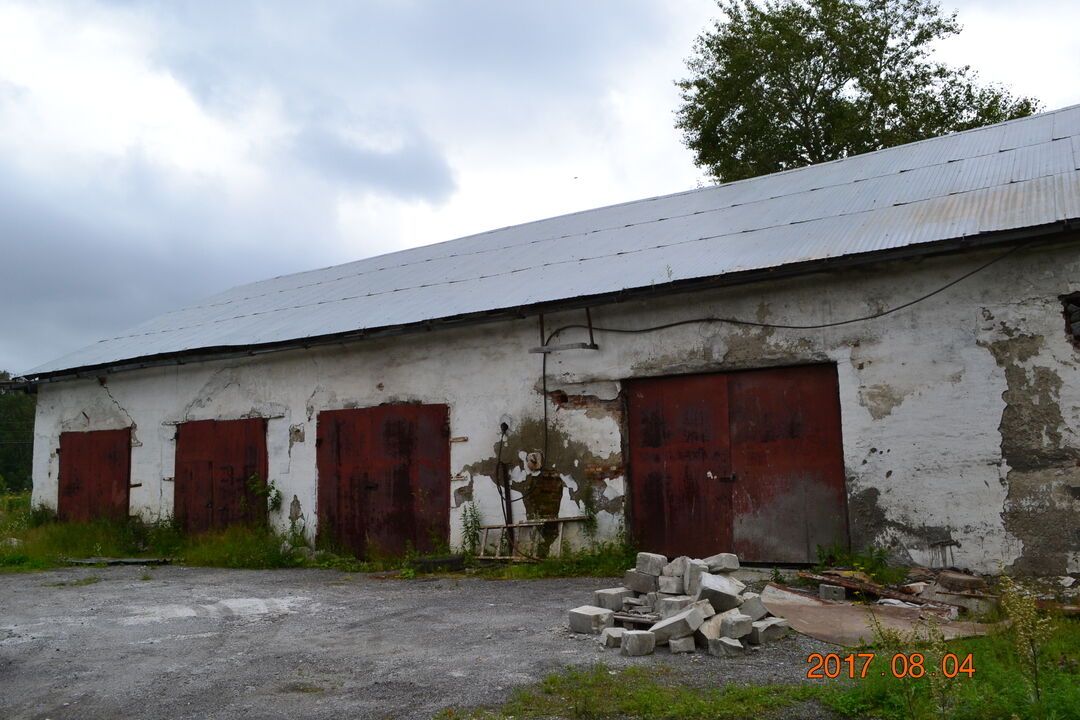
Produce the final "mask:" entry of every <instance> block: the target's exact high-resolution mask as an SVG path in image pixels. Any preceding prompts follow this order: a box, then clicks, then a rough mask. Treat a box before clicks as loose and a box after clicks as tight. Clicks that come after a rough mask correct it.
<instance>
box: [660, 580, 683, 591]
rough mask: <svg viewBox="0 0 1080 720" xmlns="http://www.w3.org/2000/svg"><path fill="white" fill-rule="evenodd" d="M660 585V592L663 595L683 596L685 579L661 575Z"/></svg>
mask: <svg viewBox="0 0 1080 720" xmlns="http://www.w3.org/2000/svg"><path fill="white" fill-rule="evenodd" d="M659 584H660V592H662V593H667V594H669V595H682V594H683V579H682V578H681V577H672V576H670V575H661V576H660V578H659Z"/></svg>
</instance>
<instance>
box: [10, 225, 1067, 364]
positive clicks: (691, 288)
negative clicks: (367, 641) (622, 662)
mask: <svg viewBox="0 0 1080 720" xmlns="http://www.w3.org/2000/svg"><path fill="white" fill-rule="evenodd" d="M1076 230H1080V218H1074V219H1071V220H1064V221H1059V222H1054V223H1048V224H1045V225H1037V226H1032V227H1026V228H1020V229H1015V230H1005V231H998V232H993V233H983V234H980V235H973V236H968V237H959V238H952V239H949V240H939V241H934V242H930V243H922V244H919V245H906V246H904V247H899V248H890V249H884V250H875V251H871V252H864V253H858V254H852V255H841V256H838V257H829V258H818V259H813V260H806V261H803V262H794V263H786V264H784V265H779V266H775V267H771V268H763V269H754V270H747V271H742V272H733V273H725V274H723V275H716V276H711V277H706V278H696V279H690V280H676V281H672V282H668V283H660V284H657V285H651V286H646V287H638V288H628V289H623V290H619V291H616V292H608V293H601V294H596V295H578V296H574V297H569V298H563V299H560V300H554V301H549V302H544V303H536V304H532V305H525V306H517V307H508V308H497V309H492V310H487V311H484V312H480V313H472V314H469V315H458V316H452V317H445V318H435V319H430V320H425V321H420V322H415V323H409V324H406V325H396V326H385V327H378V328H365V329H359V330H351V331H348V332H343V333H334V334H331V335H321V336H316V337H307V338H295V339H291V340H283V341H279V342H272V343H262V344H259V345H249V346H242V347H240V346H235V345H228V346H221V347H206V348H199V349H196V350H184V351H179V352H175V353H162V354H159V355H149V356H144V357H138V358H131V359H128V360H124V361H122V362H112V363H103V364H99V365H88V366H82V367H76V368H67V369H64V370H58V371H55V372H47V373H40V374H37V375H28V376H27V377H25V378H20V380H21V381H22V383H27V384H31V385H33V384H39V383H52V382H61V381H66V380H76V379H80V378H87V377H98V376H101V375H108V374H113V373H117V372H124V371H127V370H140V369H146V368H151V367H163V366H171V365H187V364H192V363H199V362H207V361H211V360H227V359H232V358H240V357H252V356H255V355H264V354H267V353H273V352H281V351H285V350H298V349H309V348H313V347H322V346H327V345H340V344H346V343H351V342H357V341H360V340H367V339H373V338H382V337H391V336H395V335H405V334H411V333H418V332H431V331H434V330H444V329H451V328H458V327H466V326H471V325H480V324H486V323H491V322H499V321H504V320H510V319H522V318H525V317H529V316H533V315H539V314H548V313H554V312H559V311H564V310H578V309H581V308H585V307H596V306H599V305H610V304H614V303H619V302H625V301H628V300H636V299H641V298H648V297H656V296H661V295H672V294H681V293H688V292H697V291H701V290H710V289H715V288H722V287H732V286H736V285H745V284H748V283H754V282H761V281H764V280H776V279H781V278H791V277H796V276H799V275H807V274H811V273H817V272H831V271H835V270H840V269H845V268H850V267H856V266H866V265H871V264H876V263H882V262H889V261H894V260H903V259H910V258H914V257H929V256H936V255H947V254H952V253H957V252H964V251H968V250H973V249H977V248H990V247H997V246H1005V245H1010V244H1014V243H1019V242H1023V241H1031V240H1058V239H1060V236H1061V235H1065V234H1067V233H1069V232H1072V231H1076Z"/></svg>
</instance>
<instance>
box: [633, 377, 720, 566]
mask: <svg viewBox="0 0 1080 720" xmlns="http://www.w3.org/2000/svg"><path fill="white" fill-rule="evenodd" d="M628 393H629V438H630V468H631V472H632V473H633V478H632V482H631V484H630V491H631V494H630V502H631V508H630V515H631V518H632V525H631V528H632V532H633V536H634V538H635V539H636V540H637V542H638V544H639V545H640V546H641V547H642V549H644V550H648V551H650V552H659V553H663V554H666V555H668V556H670V557H674V556H678V555H690V556H691V557H707V556H709V555H712V554H714V553H717V552H723V551H724V550H725V549H727V548H730V547H731V540H732V537H731V524H732V523H731V520H732V519H731V485H732V483H731V446H730V441H729V437H728V432H729V431H728V387H727V376H726V375H719V374H717V375H689V376H685V377H674V378H658V379H650V380H635V381H633V382H631V383H628Z"/></svg>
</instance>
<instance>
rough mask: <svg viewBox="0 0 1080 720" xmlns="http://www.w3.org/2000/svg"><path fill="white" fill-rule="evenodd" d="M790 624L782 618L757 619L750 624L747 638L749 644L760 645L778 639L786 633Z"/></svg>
mask: <svg viewBox="0 0 1080 720" xmlns="http://www.w3.org/2000/svg"><path fill="white" fill-rule="evenodd" d="M790 629H791V625H789V624H788V621H787V620H784V619H783V618H776V617H773V618H766V619H765V620H758V621H757V622H755V623H754V624H753V625H752V629H751V630H750V635H749V636H748V637H749V640H750V644H751V645H762V644H764V643H767V642H772V641H773V640H779V639H780V638H782V637H784V636H785V635H787V632H788V630H790Z"/></svg>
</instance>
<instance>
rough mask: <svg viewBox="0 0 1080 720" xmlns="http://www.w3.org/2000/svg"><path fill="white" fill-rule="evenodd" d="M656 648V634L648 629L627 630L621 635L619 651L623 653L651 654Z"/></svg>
mask: <svg viewBox="0 0 1080 720" xmlns="http://www.w3.org/2000/svg"><path fill="white" fill-rule="evenodd" d="M655 649H656V636H655V635H653V634H652V633H651V632H649V631H648V630H627V631H626V632H624V633H623V635H622V645H621V646H620V650H619V652H621V653H622V654H623V655H630V656H635V657H636V656H639V655H651V654H652V652H653V650H655Z"/></svg>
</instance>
